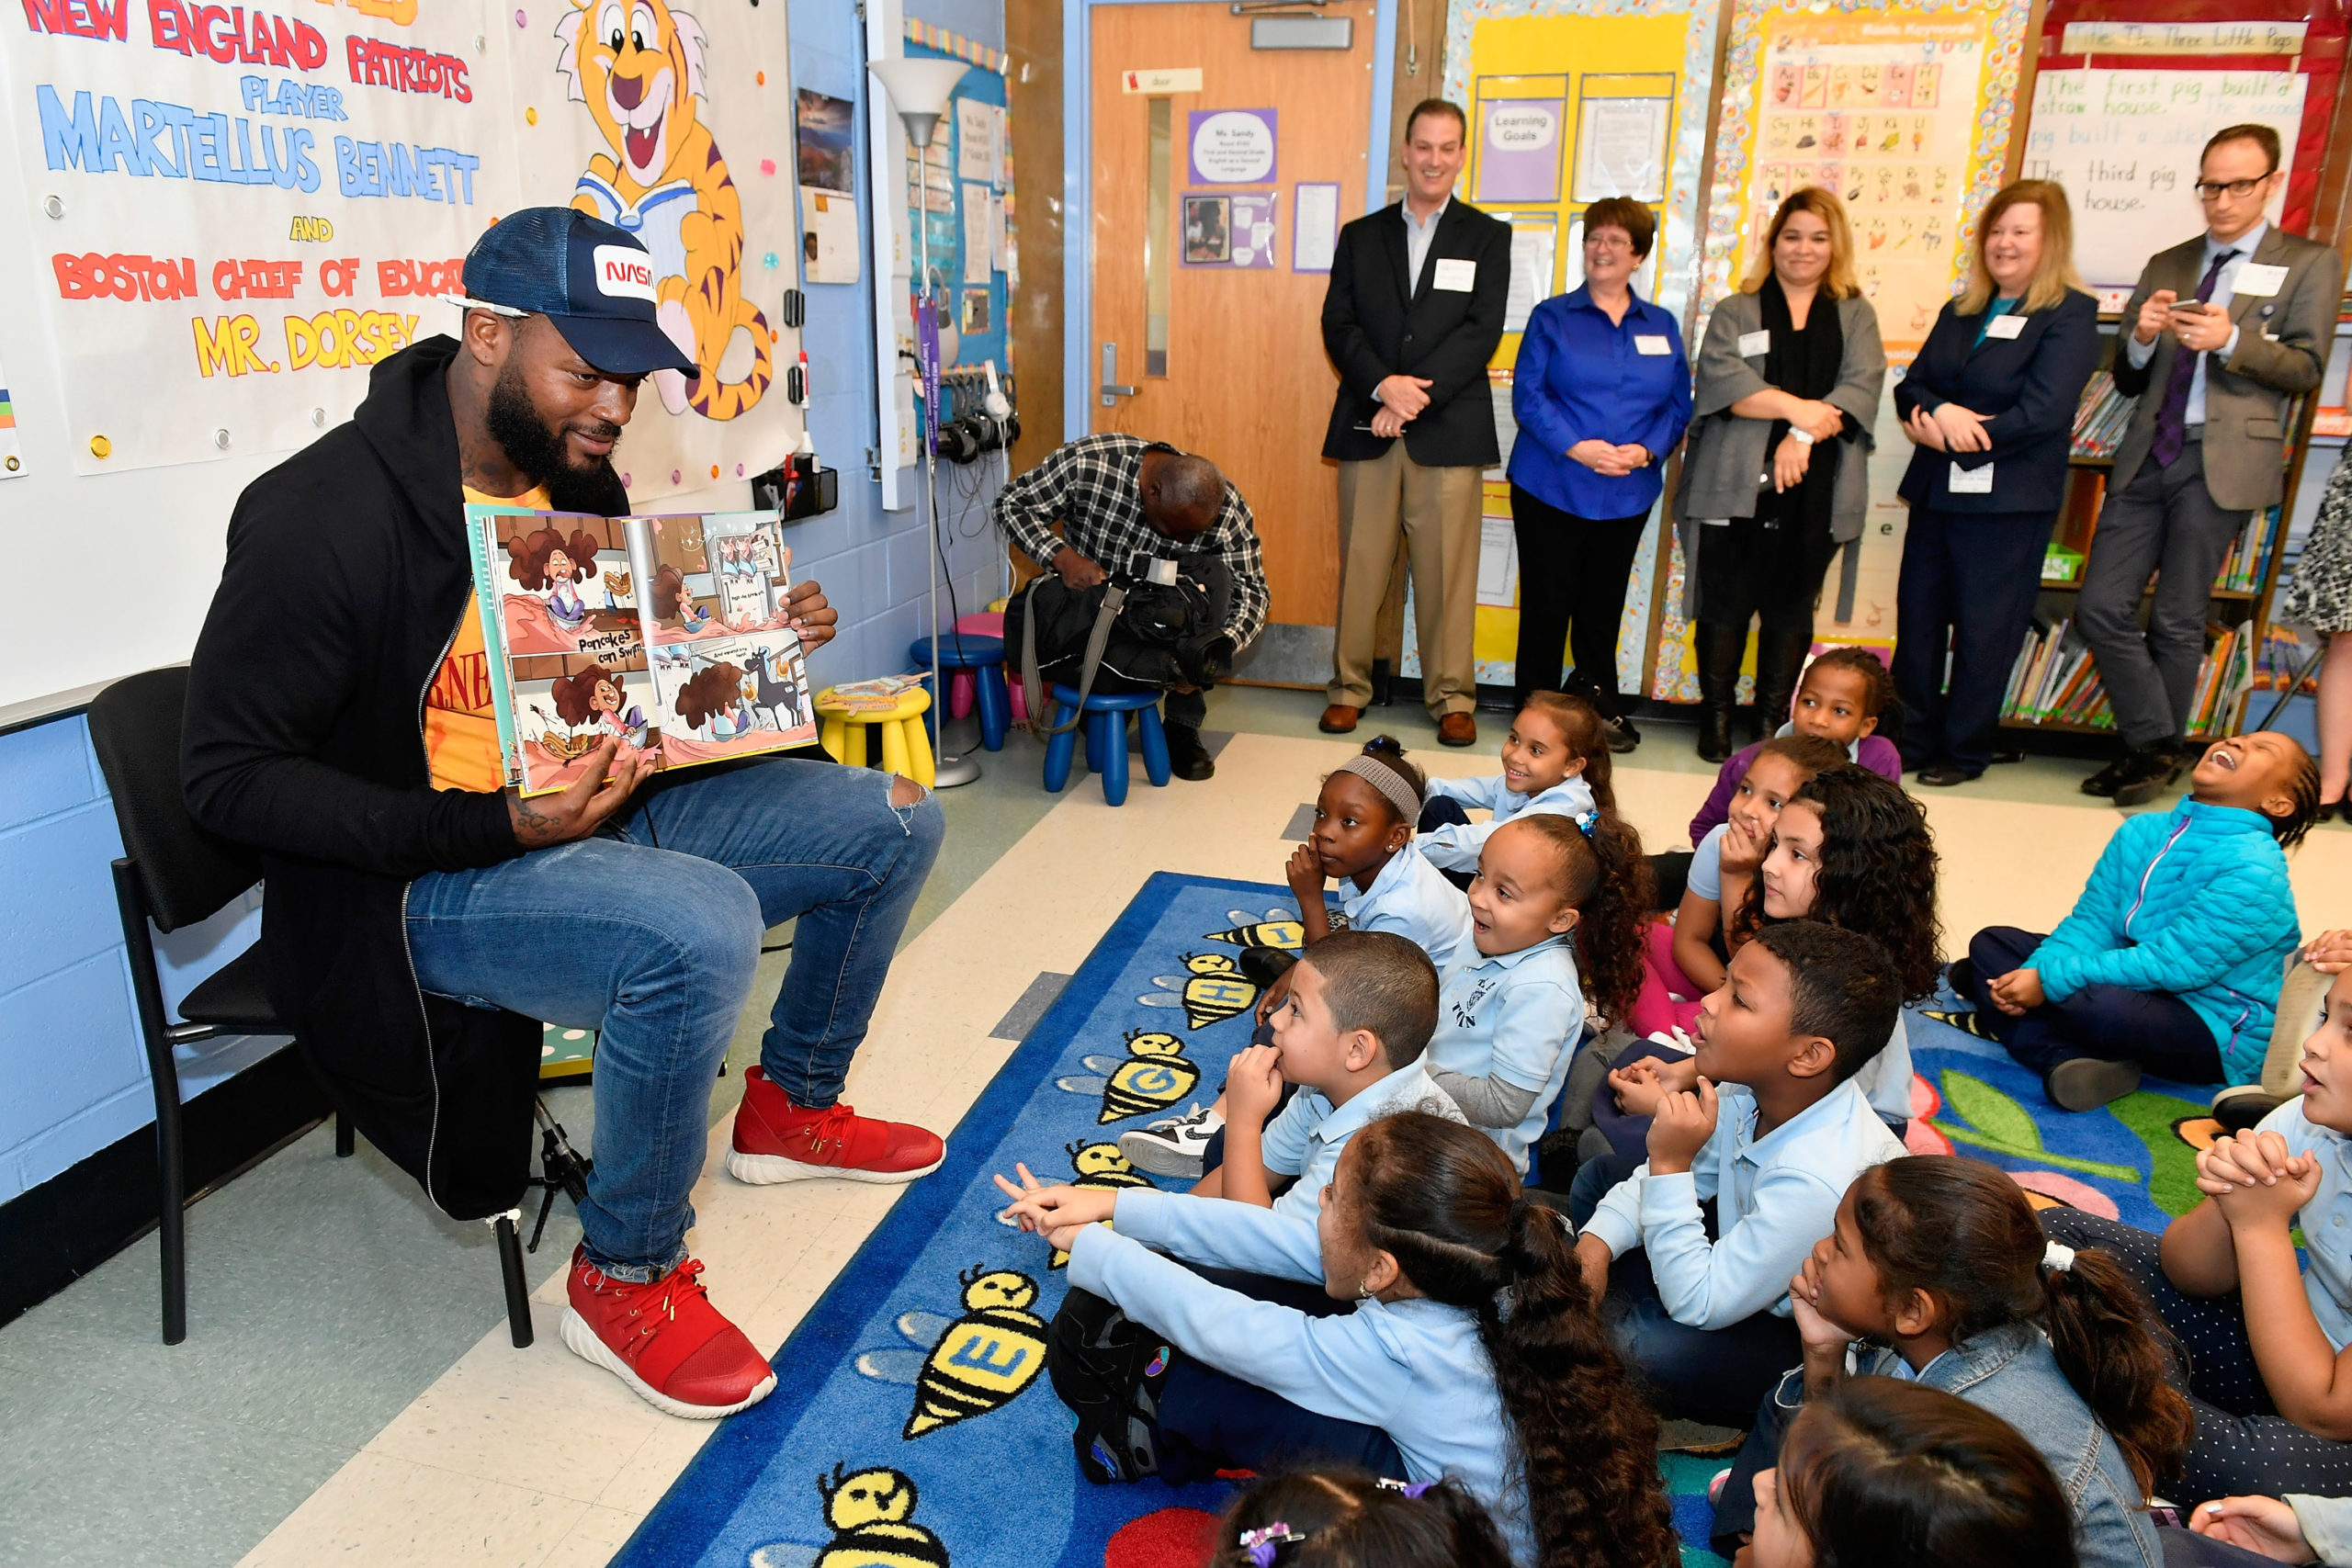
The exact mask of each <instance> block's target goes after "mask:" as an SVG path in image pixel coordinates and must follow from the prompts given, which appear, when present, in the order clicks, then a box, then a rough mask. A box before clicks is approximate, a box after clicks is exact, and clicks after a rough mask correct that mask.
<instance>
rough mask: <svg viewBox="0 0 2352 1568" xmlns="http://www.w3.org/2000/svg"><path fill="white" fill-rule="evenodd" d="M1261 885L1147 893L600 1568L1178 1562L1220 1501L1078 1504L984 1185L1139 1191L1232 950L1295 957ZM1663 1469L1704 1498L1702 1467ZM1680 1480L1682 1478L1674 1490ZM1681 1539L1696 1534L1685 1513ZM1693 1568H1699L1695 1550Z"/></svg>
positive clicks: (1107, 1566) (1035, 1308)
mask: <svg viewBox="0 0 2352 1568" xmlns="http://www.w3.org/2000/svg"><path fill="white" fill-rule="evenodd" d="M1296 920H1297V907H1296V905H1295V903H1293V902H1292V901H1291V900H1290V898H1289V895H1288V892H1287V890H1286V889H1284V888H1282V887H1280V886H1273V885H1270V884H1258V883H1248V882H1227V881H1218V880H1214V879H1211V878H1206V877H1193V876H1176V875H1170V874H1165V873H1163V874H1159V875H1156V876H1154V877H1152V879H1151V880H1150V881H1149V882H1148V883H1147V884H1145V886H1144V887H1143V890H1142V891H1141V892H1140V893H1138V894H1137V895H1136V897H1135V900H1134V902H1132V903H1131V904H1130V905H1129V906H1128V907H1127V908H1126V910H1125V912H1124V913H1123V914H1122V915H1121V916H1120V917H1119V919H1118V920H1117V921H1116V922H1115V923H1114V924H1113V926H1112V927H1111V929H1110V931H1108V932H1107V933H1105V934H1104V936H1103V940H1102V941H1101V942H1098V943H1097V944H1096V946H1095V948H1094V951H1093V952H1092V953H1091V954H1090V955H1089V956H1088V958H1087V960H1086V962H1085V964H1083V965H1081V966H1080V969H1079V972H1078V974H1077V975H1076V976H1074V977H1072V979H1071V980H1070V982H1069V985H1068V986H1067V987H1064V988H1063V990H1062V992H1061V995H1060V996H1059V997H1058V998H1057V999H1056V1001H1055V1002H1054V1004H1053V1006H1052V1007H1051V1008H1050V1009H1049V1010H1047V1011H1046V1014H1045V1016H1044V1017H1043V1018H1042V1019H1040V1020H1039V1021H1038V1022H1037V1024H1036V1025H1035V1027H1034V1028H1033V1029H1031V1030H1030V1031H1029V1032H1028V1034H1027V1037H1026V1038H1025V1039H1024V1040H1023V1043H1022V1044H1021V1045H1020V1046H1019V1047H1018V1048H1017V1049H1015V1050H1014V1052H1013V1054H1012V1057H1011V1058H1010V1059H1009V1060H1008V1061H1007V1062H1006V1064H1005V1066H1004V1067H1003V1069H1002V1070H1001V1071H1000V1072H999V1073H998V1074H997V1076H996V1078H995V1079H994V1081H992V1082H991V1083H990V1084H989V1088H988V1089H987V1090H986V1091H985V1092H984V1093H982V1095H981V1096H980V1098H979V1100H978V1101H976V1102H975V1103H974V1105H973V1106H972V1109H971V1110H970V1111H968V1112H967V1114H966V1115H965V1117H964V1120H963V1121H962V1122H961V1123H959V1124H958V1125H957V1127H956V1130H955V1132H954V1133H953V1134H951V1135H950V1136H949V1138H948V1140H947V1159H946V1163H945V1164H944V1165H943V1166H942V1167H941V1168H940V1169H939V1170H938V1171H937V1172H936V1173H935V1174H934V1175H933V1176H931V1177H929V1178H928V1179H924V1180H922V1181H920V1182H917V1183H915V1184H914V1185H913V1186H912V1187H910V1188H909V1189H908V1190H906V1192H905V1193H904V1194H903V1195H902V1196H901V1197H900V1198H899V1201H898V1203H897V1204H896V1205H895V1206H894V1207H893V1208H892V1209H891V1211H890V1213H889V1214H888V1216H887V1217H886V1218H885V1219H884V1220H883V1222H882V1224H880V1225H879V1226H877V1227H876V1230H875V1232H874V1234H873V1235H871V1236H870V1237H868V1238H867V1240H866V1243H865V1247H863V1248H862V1249H861V1250H860V1251H859V1252H858V1254H857V1256H856V1258H854V1259H853V1260H852V1261H851V1262H850V1264H849V1265H848V1267H847V1268H845V1269H842V1273H841V1276H840V1278H839V1279H837V1280H835V1281H834V1282H833V1285H832V1287H831V1289H830V1290H828V1291H827V1292H825V1294H824V1296H823V1297H822V1298H820V1300H819V1301H818V1303H817V1304H816V1305H815V1306H813V1307H811V1308H810V1309H809V1314H808V1315H807V1316H806V1317H804V1318H803V1319H802V1320H801V1322H800V1325H799V1326H798V1327H797V1329H796V1330H795V1331H794V1332H793V1335H792V1337H791V1338H789V1339H788V1340H786V1342H785V1344H784V1346H783V1348H781V1349H779V1350H778V1351H777V1352H776V1354H775V1368H776V1372H777V1379H778V1384H777V1388H776V1391H775V1393H773V1394H771V1395H769V1397H768V1398H767V1399H766V1400H765V1401H764V1402H763V1403H762V1404H757V1405H755V1406H753V1407H752V1409H750V1410H747V1411H745V1412H744V1413H743V1414H742V1415H741V1416H734V1417H732V1418H730V1419H729V1420H728V1421H726V1422H725V1423H723V1424H722V1425H721V1426H720V1427H719V1429H718V1431H717V1432H716V1433H714V1434H713V1435H712V1437H711V1439H710V1441H709V1442H708V1443H707V1444H706V1445H705V1446H704V1448H703V1450H702V1452H701V1453H700V1455H699V1456H698V1457H697V1458H696V1459H695V1461H694V1463H693V1464H691V1465H690V1466H689V1467H688V1468H687V1470H686V1471H685V1472H684V1474H683V1475H681V1476H680V1477H679V1478H678V1481H677V1483H675V1484H674V1485H673V1486H672V1488H671V1489H670V1492H669V1494H668V1495H666V1496H665V1497H664V1498H663V1499H662V1502H661V1504H660V1505H659V1506H657V1507H656V1508H655V1509H654V1511H653V1513H652V1514H651V1516H650V1517H648V1518H647V1519H646V1521H645V1523H644V1525H643V1526H641V1527H640V1528H639V1530H638V1532H637V1534H636V1536H635V1537H634V1538H632V1539H631V1540H630V1541H629V1542H628V1545H627V1546H626V1547H624V1548H623V1549H622V1551H620V1553H619V1555H618V1556H617V1557H616V1558H615V1559H614V1562H615V1563H616V1568H620V1565H625V1568H655V1565H657V1564H658V1565H660V1568H684V1565H686V1564H697V1565H701V1568H867V1565H876V1568H950V1565H952V1568H997V1565H1004V1568H1012V1565H1019V1568H1049V1565H1056V1564H1058V1565H1060V1568H1193V1565H1195V1564H1198V1563H1200V1562H1202V1561H1204V1558H1205V1557H1206V1555H1207V1551H1208V1533H1207V1531H1208V1526H1209V1525H1210V1523H1211V1522H1212V1520H1213V1519H1214V1517H1215V1516H1216V1514H1217V1513H1218V1512H1220V1511H1221V1510H1222V1509H1223V1508H1224V1506H1225V1505H1226V1504H1227V1501H1229V1499H1230V1496H1231V1489H1230V1487H1228V1486H1226V1485H1222V1484H1220V1485H1214V1486H1200V1485H1195V1486H1190V1487H1185V1488H1182V1489H1174V1488H1170V1487H1168V1486H1164V1485H1162V1484H1160V1483H1158V1482H1156V1481H1154V1482H1146V1483H1142V1484H1139V1485H1135V1486H1115V1487H1109V1486H1096V1485H1093V1484H1091V1483H1089V1482H1087V1481H1086V1480H1085V1479H1084V1478H1083V1477H1081V1476H1080V1474H1079V1472H1078V1468H1077V1464H1076V1462H1075V1460H1074V1458H1073V1456H1072V1454H1071V1451H1070V1431H1071V1428H1072V1426H1073V1422H1072V1420H1071V1418H1070V1416H1069V1413H1068V1411H1066V1410H1065V1409H1064V1408H1063V1407H1062V1405H1061V1404H1060V1402H1059V1401H1057V1399H1055V1397H1054V1392H1053V1387H1052V1385H1051V1384H1050V1383H1049V1382H1046V1378H1045V1375H1044V1373H1045V1367H1044V1354H1045V1348H1044V1339H1043V1336H1044V1333H1045V1327H1046V1322H1047V1321H1048V1320H1049V1319H1050V1318H1051V1317H1052V1316H1053V1314H1054V1311H1055V1309H1056V1308H1057V1307H1058V1306H1059V1305H1060V1304H1061V1300H1062V1294H1063V1291H1064V1289H1065V1287H1064V1284H1063V1276H1062V1273H1061V1271H1060V1270H1059V1269H1057V1268H1055V1267H1054V1266H1053V1263H1052V1259H1051V1256H1050V1254H1049V1252H1048V1250H1047V1248H1046V1246H1045V1245H1044V1244H1043V1243H1042V1242H1041V1241H1039V1240H1038V1239H1037V1238H1036V1237H1035V1236H1029V1235H1023V1234H1021V1233H1020V1232H1019V1231H1017V1230H1014V1229H1012V1228H1011V1227H1009V1226H1007V1225H1005V1224H1002V1223H1001V1222H1000V1221H999V1220H998V1219H997V1214H998V1213H999V1212H1000V1211H1001V1209H1002V1207H1003V1202H1004V1200H1003V1198H1002V1196H1001V1194H1000V1193H999V1192H998V1191H997V1190H996V1188H995V1186H994V1185H993V1184H992V1183H991V1182H990V1181H989V1175H990V1173H991V1172H994V1171H1004V1172H1006V1173H1008V1174H1009V1173H1011V1171H1012V1167H1013V1164H1014V1162H1015V1161H1021V1162H1023V1163H1026V1164H1027V1165H1028V1167H1029V1168H1030V1169H1031V1170H1033V1171H1035V1172H1036V1174H1037V1176H1038V1178H1039V1179H1041V1180H1046V1181H1052V1180H1054V1179H1057V1178H1058V1179H1065V1180H1068V1179H1083V1180H1088V1181H1093V1182H1099V1183H1105V1184H1114V1185H1133V1184H1140V1183H1142V1182H1144V1181H1145V1180H1146V1178H1144V1177H1142V1176H1140V1175H1138V1174H1136V1173H1135V1172H1133V1171H1131V1170H1130V1169H1129V1168H1127V1166H1126V1163H1125V1160H1124V1159H1122V1158H1121V1157H1120V1156H1119V1153H1118V1142H1117V1140H1118V1135H1119V1134H1121V1133H1123V1132H1125V1131H1127V1130H1129V1129H1131V1128H1135V1127H1139V1126H1142V1125H1144V1124H1145V1123H1146V1122H1149V1121H1151V1120H1153V1119H1155V1118H1157V1117H1159V1116H1163V1115H1167V1114H1169V1113H1170V1112H1171V1111H1182V1110H1184V1109H1185V1107H1187V1106H1188V1105H1190V1104H1192V1103H1193V1102H1194V1101H1195V1100H1197V1101H1199V1102H1200V1103H1202V1104H1206V1103H1207V1102H1208V1101H1209V1100H1212V1099H1214V1098H1215V1097H1216V1090H1217V1085H1218V1084H1219V1083H1220V1082H1222V1081H1223V1079H1224V1077H1225V1069H1226V1064H1227V1062H1228V1061H1230V1060H1231V1058H1232V1057H1233V1055H1235V1053H1237V1052H1238V1051H1239V1050H1240V1049H1241V1048H1242V1047H1243V1046H1245V1045H1247V1044H1248V1043H1249V1042H1250V1029H1251V1018H1250V1014H1251V1011H1252V1010H1253V1008H1254V1007H1255V1004H1256V1002H1257V991H1256V987H1253V986H1251V985H1250V983H1249V982H1248V981H1247V980H1244V979H1243V978H1242V977H1241V976H1239V975H1238V973H1237V972H1235V970H1234V968H1233V963H1234V960H1235V959H1236V958H1237V957H1238V955H1239V953H1240V950H1241V945H1242V943H1243V942H1272V943H1275V944H1279V945H1283V946H1295V945H1296V944H1297V942H1298V929H1297V925H1296ZM1721 1462H1722V1461H1713V1464H1711V1465H1706V1466H1701V1465H1699V1464H1698V1463H1697V1462H1696V1461H1670V1468H1669V1473H1671V1474H1673V1476H1674V1479H1675V1481H1676V1482H1677V1483H1678V1490H1682V1491H1687V1492H1691V1493H1698V1492H1701V1491H1702V1489H1703V1487H1704V1485H1705V1479H1706V1476H1707V1474H1709V1473H1711V1472H1712V1470H1713V1467H1714V1465H1719V1464H1720V1463H1721ZM1684 1471H1687V1472H1689V1473H1688V1474H1683V1473H1681V1472H1684ZM1677 1501H1678V1506H1680V1507H1681V1508H1683V1509H1684V1510H1685V1511H1689V1510H1690V1509H1691V1506H1693V1505H1695V1512H1693V1513H1691V1517H1689V1518H1688V1519H1686V1521H1685V1527H1686V1533H1687V1534H1688V1535H1689V1536H1690V1537H1691V1539H1693V1540H1701V1541H1703V1540H1705V1522H1706V1518H1707V1517H1708V1516H1707V1512H1706V1506H1705V1503H1704V1500H1703V1497H1702V1496H1690V1497H1682V1498H1678V1500H1677ZM1694 1560H1695V1561H1702V1562H1709V1563H1712V1562H1714V1561H1715V1560H1714V1559H1713V1557H1711V1556H1704V1555H1703V1554H1694Z"/></svg>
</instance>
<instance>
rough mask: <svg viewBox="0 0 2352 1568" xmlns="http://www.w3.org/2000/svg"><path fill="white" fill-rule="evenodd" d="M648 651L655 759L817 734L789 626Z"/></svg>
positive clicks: (760, 746) (744, 749)
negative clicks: (656, 729) (658, 751)
mask: <svg viewBox="0 0 2352 1568" xmlns="http://www.w3.org/2000/svg"><path fill="white" fill-rule="evenodd" d="M651 655H652V666H653V691H654V696H655V706H654V713H655V715H656V717H657V722H658V723H659V724H660V726H661V729H662V766H664V767H671V768H677V767H685V766H687V765H689V764H691V763H695V762H707V761H713V760H715V759H717V758H720V757H737V756H746V755H750V754H752V753H753V752H759V751H774V750H780V749H781V748H784V747H786V746H796V745H802V744H806V743H807V742H809V741H810V740H813V739H816V738H817V716H816V710H815V708H814V706H813V705H811V701H810V697H811V694H810V692H809V677H808V672H807V671H806V669H805V668H804V665H803V660H802V654H801V650H800V638H799V637H797V636H796V635H795V634H794V633H792V632H790V631H764V632H755V633H751V634H747V635H741V636H728V637H703V638H700V639H698V640H696V641H693V642H686V643H674V644H664V645H661V646H657V647H655V648H654V649H652V650H651Z"/></svg>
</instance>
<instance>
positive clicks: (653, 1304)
mask: <svg viewBox="0 0 2352 1568" xmlns="http://www.w3.org/2000/svg"><path fill="white" fill-rule="evenodd" d="M568 1284H569V1292H570V1296H571V1305H570V1306H568V1307H566V1308H565V1309H564V1314H563V1329H562V1332H563V1342H564V1344H565V1345H566V1346H568V1347H570V1348H571V1351H572V1353H573V1354H575V1355H577V1356H579V1357H581V1358H582V1359H585V1360H590V1361H594V1362H595V1363H596V1365H598V1366H600V1367H602V1368H604V1369H605V1371H608V1372H611V1373H612V1374H613V1375H614V1376H615V1377H617V1378H619V1379H620V1380H621V1382H625V1383H627V1384H628V1386H629V1387H630V1388H632V1389H634V1390H636V1391H637V1393H638V1394H639V1396H640V1397H642V1398H643V1399H644V1400H645V1402H646V1403H647V1404H650V1405H652V1406H653V1407H654V1408H655V1409H656V1410H662V1411H667V1412H668V1413H669V1414H670V1415H673V1416H686V1417H688V1418H690V1419H693V1420H697V1421H708V1420H713V1419H716V1418H717V1417H718V1416H732V1415H734V1414H735V1412H737V1411H738V1410H741V1409H744V1408H746V1407H748V1406H750V1405H753V1404H758V1403H759V1402H760V1401H761V1400H763V1399H765V1398H766V1397H767V1396H768V1395H769V1394H770V1393H773V1392H774V1391H775V1368H773V1367H771V1366H769V1365H768V1363H767V1359H766V1358H764V1357H763V1356H762V1355H761V1354H760V1353H759V1351H757V1350H755V1349H753V1348H752V1342H751V1341H750V1340H749V1339H746V1338H744V1337H743V1331H742V1330H741V1329H740V1328H738V1327H736V1326H735V1325H733V1324H731V1323H729V1322H728V1321H727V1319H726V1318H725V1317H724V1316H722V1315H720V1314H719V1311H718V1308H717V1307H715V1306H712V1305H711V1304H710V1297H709V1296H708V1295H707V1294H706V1293H705V1292H704V1290H703V1285H702V1264H701V1262H700V1261H699V1260H697V1259H695V1258H688V1259H686V1261H684V1263H681V1264H679V1265H678V1266H677V1267H676V1268H675V1269H672V1270H670V1272H669V1273H667V1274H665V1275H663V1276H662V1278H661V1279H659V1280H648V1281H647V1282H646V1283H644V1284H632V1283H630V1282H629V1281H628V1280H616V1279H613V1278H612V1277H611V1276H609V1275H607V1274H606V1273H605V1271H604V1270H603V1269H598V1268H597V1267H596V1266H595V1265H594V1264H593V1263H591V1262H589V1261H588V1256H587V1253H586V1251H585V1249H583V1248H574V1249H573V1251H572V1254H571V1280H569V1281H568Z"/></svg>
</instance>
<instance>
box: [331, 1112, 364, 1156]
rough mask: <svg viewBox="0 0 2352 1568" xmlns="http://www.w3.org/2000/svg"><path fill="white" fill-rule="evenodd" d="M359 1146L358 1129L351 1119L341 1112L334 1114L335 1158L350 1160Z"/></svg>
mask: <svg viewBox="0 0 2352 1568" xmlns="http://www.w3.org/2000/svg"><path fill="white" fill-rule="evenodd" d="M358 1146H359V1144H358V1129H357V1128H356V1127H354V1126H352V1124H351V1118H350V1117H348V1116H345V1114H344V1113H343V1112H342V1111H336V1112H335V1113H334V1157H335V1158H337V1159H349V1158H350V1157H351V1153H352V1151H353V1150H354V1149H356V1148H357V1147H358Z"/></svg>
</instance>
